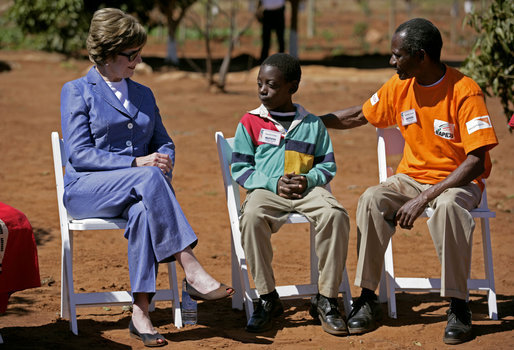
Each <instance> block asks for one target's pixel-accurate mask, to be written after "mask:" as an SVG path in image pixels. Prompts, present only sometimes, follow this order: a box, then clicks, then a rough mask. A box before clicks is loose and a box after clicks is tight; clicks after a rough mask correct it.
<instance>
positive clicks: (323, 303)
mask: <svg viewBox="0 0 514 350" xmlns="http://www.w3.org/2000/svg"><path fill="white" fill-rule="evenodd" d="M309 313H310V314H311V316H312V317H313V318H315V319H319V320H320V321H321V328H323V330H324V331H325V332H327V333H330V334H333V335H347V334H348V328H347V327H346V323H345V322H344V318H343V316H342V315H341V312H339V307H338V305H337V298H327V297H325V296H323V295H321V294H319V293H318V294H317V295H316V296H314V297H312V298H311V308H310V310H309Z"/></svg>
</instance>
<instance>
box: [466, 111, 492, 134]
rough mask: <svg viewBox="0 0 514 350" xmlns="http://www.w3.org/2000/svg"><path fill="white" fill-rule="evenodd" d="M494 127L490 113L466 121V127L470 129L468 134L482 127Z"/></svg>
mask: <svg viewBox="0 0 514 350" xmlns="http://www.w3.org/2000/svg"><path fill="white" fill-rule="evenodd" d="M492 127H493V125H492V124H491V119H489V116H488V115H484V116H482V117H476V118H475V119H471V120H470V121H469V122H467V123H466V128H467V129H468V134H470V135H471V134H472V133H474V132H475V131H478V130H480V129H489V128H492Z"/></svg>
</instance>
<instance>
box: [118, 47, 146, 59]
mask: <svg viewBox="0 0 514 350" xmlns="http://www.w3.org/2000/svg"><path fill="white" fill-rule="evenodd" d="M140 52H141V49H138V50H134V51H131V52H129V53H125V52H118V55H120V56H125V57H127V58H128V60H129V62H132V61H134V60H135V59H136V57H137V55H139V53H140Z"/></svg>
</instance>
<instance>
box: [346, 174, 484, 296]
mask: <svg viewBox="0 0 514 350" xmlns="http://www.w3.org/2000/svg"><path fill="white" fill-rule="evenodd" d="M430 186H432V185H428V184H421V183H419V182H417V181H415V180H414V179H412V178H410V177H409V176H407V175H405V174H396V175H394V176H391V177H390V178H388V179H387V180H386V181H385V182H384V183H382V184H380V185H377V186H373V187H370V188H368V189H367V190H366V191H365V192H364V193H363V194H362V196H361V197H360V199H359V204H358V206H357V239H358V243H357V246H358V247H359V260H358V263H357V272H356V277H355V285H357V286H360V287H362V288H367V289H371V290H375V289H376V288H377V286H378V283H379V281H380V274H381V272H382V266H383V265H382V264H383V261H384V253H385V251H386V248H387V244H388V243H389V239H390V238H391V236H392V235H393V234H394V232H395V229H396V228H395V225H394V217H395V215H396V212H397V211H398V210H399V209H400V207H401V206H402V205H403V204H405V203H406V202H407V201H409V200H410V199H412V198H414V197H416V196H417V195H418V194H419V193H421V192H422V191H424V190H426V189H428V188H429V187H430ZM481 196H482V194H481V191H480V188H479V187H478V185H476V184H474V183H470V184H469V185H466V186H462V187H455V188H449V189H447V190H446V191H444V192H443V193H441V194H440V195H439V197H437V198H436V199H435V200H433V201H432V202H430V203H429V206H430V207H431V208H433V209H434V214H433V216H432V217H431V218H430V219H429V220H428V222H427V224H428V228H429V231H430V235H431V236H432V240H433V241H434V245H435V248H436V251H437V255H438V257H439V261H440V262H441V264H442V268H441V296H443V297H455V298H460V299H466V298H467V293H468V288H467V279H468V276H469V269H470V264H471V248H472V235H473V229H474V228H475V221H474V220H473V218H472V216H471V214H470V213H469V211H470V210H472V209H473V208H476V207H477V205H478V204H479V203H480V199H481Z"/></svg>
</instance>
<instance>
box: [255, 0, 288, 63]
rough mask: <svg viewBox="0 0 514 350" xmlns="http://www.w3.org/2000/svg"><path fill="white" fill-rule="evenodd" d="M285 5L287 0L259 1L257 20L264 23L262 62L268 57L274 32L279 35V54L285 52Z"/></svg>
mask: <svg viewBox="0 0 514 350" xmlns="http://www.w3.org/2000/svg"><path fill="white" fill-rule="evenodd" d="M285 3H286V1H285V0H259V6H258V10H257V18H258V19H259V21H260V22H261V23H262V49H261V59H260V62H263V61H264V60H265V59H266V57H268V53H269V48H270V43H271V31H272V30H274V31H275V33H276V35H277V41H278V52H284V48H285V44H284V30H285V16H284V12H285Z"/></svg>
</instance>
